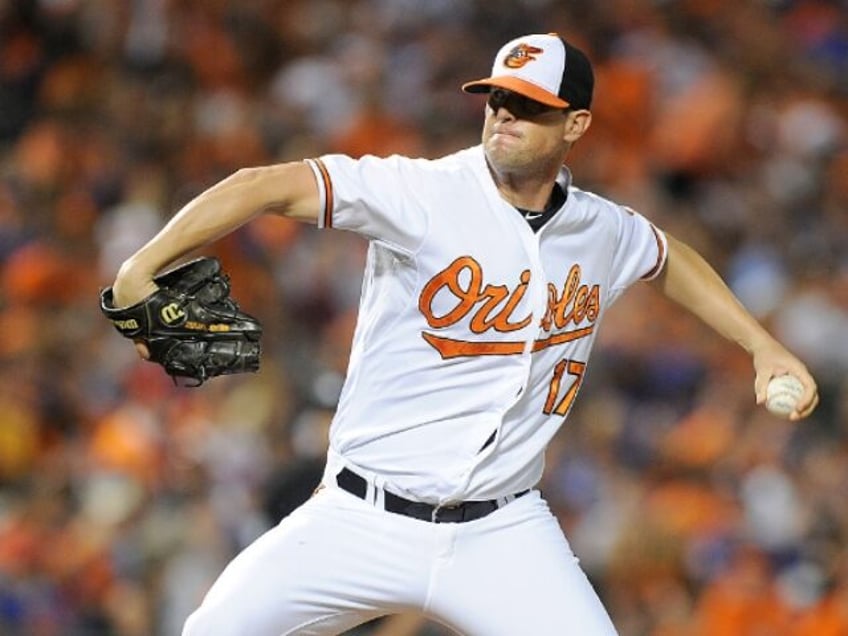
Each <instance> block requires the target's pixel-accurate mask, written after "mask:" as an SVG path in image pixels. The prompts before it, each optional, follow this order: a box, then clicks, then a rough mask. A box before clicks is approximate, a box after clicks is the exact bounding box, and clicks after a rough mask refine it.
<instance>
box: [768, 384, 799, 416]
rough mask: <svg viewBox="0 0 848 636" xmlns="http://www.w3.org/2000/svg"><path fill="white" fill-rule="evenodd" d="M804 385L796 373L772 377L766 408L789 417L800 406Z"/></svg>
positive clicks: (775, 413) (778, 414) (774, 413)
mask: <svg viewBox="0 0 848 636" xmlns="http://www.w3.org/2000/svg"><path fill="white" fill-rule="evenodd" d="M803 393H804V385H803V384H801V381H800V380H799V379H798V378H796V377H795V376H794V375H780V376H777V377H775V378H772V379H771V380H770V381H769V383H768V386H767V387H766V408H767V409H768V410H769V412H770V413H772V414H773V415H777V416H778V417H783V418H787V417H789V416H790V415H791V414H792V412H793V411H794V410H795V408H796V407H797V406H798V400H799V399H800V398H801V395H803Z"/></svg>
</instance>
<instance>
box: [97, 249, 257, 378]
mask: <svg viewBox="0 0 848 636" xmlns="http://www.w3.org/2000/svg"><path fill="white" fill-rule="evenodd" d="M153 282H154V283H156V285H158V287H159V289H158V290H156V291H155V292H153V293H152V294H151V295H150V296H148V297H147V298H145V299H144V300H142V301H140V302H138V303H136V304H135V305H131V306H129V307H121V308H115V307H114V306H113V299H112V288H111V287H108V288H106V289H104V290H103V291H101V292H100V309H101V310H102V311H103V313H104V314H105V315H106V317H107V318H108V319H109V320H110V321H111V322H112V324H113V325H114V326H115V328H116V329H117V330H118V332H119V333H120V334H121V335H123V336H125V337H126V338H130V339H131V340H134V341H138V342H142V343H144V344H145V345H146V346H147V349H148V350H149V352H150V358H149V359H150V361H151V362H156V363H158V364H160V365H162V367H163V368H164V369H165V371H166V372H167V373H168V374H169V375H170V376H171V377H172V378H174V381H175V382H176V379H177V378H178V377H183V378H189V379H192V380H194V381H195V384H194V386H199V385H201V384H203V383H204V382H205V381H206V380H208V379H209V378H213V377H215V376H218V375H228V374H233V373H247V372H255V371H258V370H259V358H260V353H261V348H260V342H259V339H260V336H261V335H262V325H261V324H260V323H259V321H258V320H257V319H256V318H254V317H253V316H250V315H248V314H246V313H244V312H242V311H241V310H240V309H239V306H238V303H236V301H235V300H233V299H232V298H231V297H230V281H229V277H228V276H227V275H226V274H225V273H223V272H222V271H221V263H220V261H218V259H216V258H212V257H201V258H198V259H196V260H193V261H190V262H188V263H185V264H183V265H180V266H178V267H175V268H174V269H172V270H169V271H167V272H165V273H164V274H161V275H160V276H157V277H156V278H154V279H153Z"/></svg>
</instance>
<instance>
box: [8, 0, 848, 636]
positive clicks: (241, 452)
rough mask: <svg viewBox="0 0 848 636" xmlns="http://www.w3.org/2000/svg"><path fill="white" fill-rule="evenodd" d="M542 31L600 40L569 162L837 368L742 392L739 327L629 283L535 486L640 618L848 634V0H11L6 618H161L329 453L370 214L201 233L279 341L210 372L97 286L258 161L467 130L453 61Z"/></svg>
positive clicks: (818, 359)
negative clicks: (792, 417) (797, 382)
mask: <svg viewBox="0 0 848 636" xmlns="http://www.w3.org/2000/svg"><path fill="white" fill-rule="evenodd" d="M538 31H541V32H547V31H559V32H561V33H563V34H564V35H566V36H567V37H569V38H570V39H573V40H575V41H576V42H579V43H580V44H581V45H583V46H584V47H585V48H586V50H587V51H589V52H590V54H591V57H592V58H593V59H594V61H595V63H596V68H597V76H598V82H597V89H596V98H595V105H594V109H593V110H594V114H595V120H594V124H593V127H592V129H591V131H590V132H589V134H588V138H587V139H585V140H584V141H582V142H581V144H580V145H579V146H578V147H577V148H576V149H575V152H574V155H573V157H572V161H571V165H572V169H573V172H574V173H575V177H576V182H577V183H578V184H579V185H580V186H581V187H584V188H586V189H594V190H596V191H598V192H600V193H602V194H605V195H607V196H610V197H612V198H615V199H616V200H618V201H620V202H622V203H625V204H628V205H630V206H631V207H633V208H635V209H638V210H640V211H641V212H643V213H644V214H645V215H646V216H648V217H649V218H650V219H652V220H653V221H655V222H656V223H658V224H659V225H660V226H662V227H664V228H665V229H667V230H668V231H670V232H671V233H673V234H675V235H676V236H679V237H680V238H683V239H684V240H686V241H688V242H690V243H692V244H693V245H695V246H696V247H697V248H698V249H700V250H701V251H702V252H703V253H704V254H705V255H706V256H707V257H708V259H709V260H710V261H711V262H712V263H713V264H714V265H715V266H716V268H717V269H718V270H719V271H720V272H721V273H722V274H723V275H724V276H725V278H726V279H727V280H728V281H729V283H730V284H731V286H732V287H733V289H734V290H735V291H736V292H737V293H738V294H739V296H740V297H741V298H742V299H743V301H744V302H745V304H746V305H747V306H748V307H749V308H750V309H751V310H752V311H753V312H754V313H755V314H756V315H757V316H758V317H759V318H760V319H761V320H762V321H764V322H765V323H766V324H767V325H768V326H769V327H770V328H771V329H772V330H773V332H774V333H775V334H777V335H778V336H779V337H780V338H781V339H782V340H783V341H784V342H786V343H787V344H788V345H789V346H790V348H792V349H793V350H794V351H795V352H796V353H798V354H800V355H801V356H802V357H803V358H804V359H805V361H806V362H807V363H808V364H809V366H810V367H811V369H812V370H813V372H814V374H815V375H816V376H817V378H818V380H819V381H820V385H821V386H820V388H821V394H822V404H821V406H820V408H819V409H818V411H817V412H816V413H815V414H814V415H813V416H812V417H811V418H810V419H809V420H807V421H805V422H803V423H801V424H797V425H795V424H789V423H787V422H784V421H781V420H778V419H776V418H774V417H772V416H770V415H769V414H768V413H766V412H765V410H763V409H761V408H756V407H755V405H754V402H753V389H752V370H751V366H750V362H749V360H748V358H747V357H746V355H744V354H743V353H742V352H741V351H739V350H738V349H737V348H735V346H733V345H730V344H728V343H725V342H722V341H720V340H719V339H718V338H717V336H715V335H713V334H712V333H711V332H709V331H708V330H706V329H705V328H704V327H702V326H701V325H700V324H698V323H697V322H695V321H694V320H691V319H689V318H687V317H685V316H682V315H681V314H680V313H678V312H676V311H675V310H674V308H672V307H669V306H668V305H667V304H666V303H665V302H664V301H662V300H661V299H660V298H659V296H658V295H657V294H655V293H654V292H653V291H652V290H651V289H649V288H647V286H645V287H646V288H645V289H642V288H641V287H639V286H637V288H634V289H633V290H631V291H630V292H629V293H628V294H627V295H626V296H625V297H624V298H623V299H622V300H621V301H619V303H618V304H617V305H616V306H615V308H614V309H613V310H612V311H611V312H610V314H609V316H608V319H607V321H606V323H605V326H604V327H603V329H602V331H601V337H600V342H599V345H598V350H597V354H596V357H595V360H594V363H593V364H592V365H590V371H589V374H588V380H587V382H586V384H585V386H584V389H583V391H582V396H581V400H579V401H578V406H577V408H576V410H575V412H574V413H572V415H571V417H570V418H569V420H568V422H567V424H566V425H565V426H564V427H563V429H562V432H561V434H560V435H559V437H558V438H557V439H556V440H555V442H554V443H553V445H552V447H551V450H550V453H549V462H548V469H547V472H546V476H545V479H544V483H543V484H542V487H543V490H544V492H545V494H546V496H547V497H548V499H549V500H550V502H551V504H552V506H553V507H554V509H555V510H556V512H557V514H558V516H559V517H560V519H561V522H562V525H563V527H564V529H565V531H566V533H567V535H568V536H569V538H570V540H571V542H572V544H573V547H574V549H575V551H576V552H577V554H578V555H579V556H580V558H581V560H582V563H583V566H584V568H585V569H586V571H587V573H588V574H589V575H590V577H591V578H592V580H593V582H594V583H595V584H596V585H597V588H598V590H599V592H600V593H601V595H602V597H603V599H604V601H605V603H606V604H607V606H608V608H609V610H610V612H611V614H612V615H613V618H614V620H615V621H616V623H617V625H618V626H619V628H620V630H621V633H622V634H623V635H624V636H642V635H644V636H672V635H704V636H737V635H738V636H743V635H745V636H747V635H755V634H756V635H762V634H768V635H772V634H782V635H789V636H837V635H845V634H848V552H846V542H848V505H846V503H845V501H846V500H845V497H846V493H848V437H846V434H848V382H846V376H847V375H848V374H846V370H848V147H847V146H846V135H848V125H847V124H848V3H846V2H845V1H844V0H771V1H768V0H735V1H731V0H665V1H661V0H653V1H650V0H573V1H562V0H511V1H507V0H454V1H451V0H245V1H241V2H239V1H236V0H0V286H1V287H0V331H1V332H2V334H3V335H2V338H0V374H2V375H0V634H6V635H10V636H11V635H19V634H20V635H27V636H53V635H57V636H58V635H62V636H68V635H71V636H107V635H109V636H111V635H114V636H151V635H156V636H158V635H163V636H164V635H172V634H177V633H179V629H180V626H181V624H182V621H183V620H184V618H185V616H186V615H187V614H188V612H189V611H190V610H191V609H192V608H193V607H194V606H195V605H196V604H197V602H198V601H199V599H200V598H201V596H202V594H203V593H204V592H205V590H206V588H207V586H208V585H209V584H210V582H211V581H212V580H213V578H214V577H215V575H216V574H217V573H218V572H219V571H220V569H221V568H222V567H223V565H224V564H225V563H226V562H227V560H228V559H230V558H231V557H232V556H233V555H234V554H235V553H236V552H237V551H238V550H239V549H241V548H242V547H244V546H245V545H246V544H247V543H249V542H250V541H251V540H252V539H254V538H255V537H256V536H257V535H258V534H259V533H261V532H262V531H263V530H264V529H266V528H268V527H269V525H271V524H273V523H275V522H276V521H277V520H278V519H279V518H280V517H281V516H282V515H284V514H286V513H287V511H288V510H290V509H291V507H292V506H294V505H296V504H297V503H298V502H299V501H301V500H302V499H303V498H304V497H306V496H307V495H308V493H309V492H310V490H311V489H312V487H313V486H314V484H315V481H316V479H317V477H316V475H317V471H318V470H319V469H320V465H321V457H322V454H323V452H324V445H325V434H326V427H327V424H328V422H329V420H330V417H331V416H332V411H333V406H334V404H335V400H336V398H337V395H338V391H339V388H340V385H341V381H342V378H343V374H344V372H345V365H346V361H347V356H348V341H349V338H350V335H351V331H352V327H353V324H354V321H355V312H356V304H357V300H358V294H359V285H360V267H361V264H362V261H363V258H364V249H365V244H364V242H363V241H362V240H360V239H358V238H356V237H354V236H348V235H345V234H344V233H333V232H327V233H325V234H324V235H323V236H321V237H320V239H319V238H318V231H317V230H316V229H314V228H311V227H305V226H299V225H296V224H295V223H293V222H287V221H280V220H269V221H266V220H261V221H258V222H256V223H254V224H252V225H250V226H248V227H246V228H244V229H243V230H242V231H239V232H238V233H237V234H235V235H233V236H231V237H229V238H228V239H226V240H224V241H222V242H221V243H219V244H216V245H215V246H214V248H213V249H211V250H210V252H212V253H215V254H217V255H219V256H220V257H221V258H222V259H223V261H224V263H225V266H226V267H227V268H228V269H229V270H231V271H232V274H233V282H234V288H235V290H236V295H237V296H238V297H239V299H240V300H241V302H242V305H243V307H244V308H245V309H246V310H247V311H250V312H252V313H254V314H256V315H258V316H259V317H260V318H261V319H262V320H263V321H264V323H265V325H266V326H267V336H266V338H265V343H266V345H265V347H266V353H265V356H264V361H263V370H262V372H261V373H260V374H259V375H257V376H251V377H238V378H225V379H216V380H214V381H212V382H211V383H209V384H207V385H205V386H203V387H202V388H200V389H194V390H188V389H182V388H177V387H175V386H173V385H172V383H171V381H170V380H169V379H168V378H167V377H165V376H164V375H163V374H162V373H161V372H160V370H159V369H158V368H157V367H154V366H153V365H149V364H146V363H143V362H141V361H139V360H138V359H137V358H136V357H135V354H134V352H133V351H132V348H131V347H129V346H127V343H126V342H125V341H123V340H122V339H121V338H120V337H119V336H118V335H117V333H115V332H114V331H113V330H112V329H111V327H109V326H108V324H107V323H106V322H105V321H104V319H103V318H102V316H101V315H100V314H99V311H98V306H97V292H98V290H99V289H100V287H102V286H104V285H107V284H109V283H110V282H111V280H112V277H113V276H114V274H115V272H116V269H117V267H118V265H119V263H120V262H121V261H122V260H123V259H124V258H125V257H126V256H128V255H129V254H130V253H131V252H132V251H133V250H134V249H135V248H136V247H138V246H140V244H141V243H143V242H144V241H145V240H146V239H147V238H149V237H150V236H151V235H152V234H153V233H154V232H155V230H156V229H157V228H158V227H159V226H160V225H161V224H162V223H163V222H164V220H166V219H167V218H168V217H169V216H170V215H171V214H173V212H174V211H175V210H176V209H178V208H179V206H180V205H181V204H183V203H184V202H186V201H187V200H188V199H189V198H190V197H192V196H193V195H195V194H197V193H198V192H200V191H201V190H202V189H204V188H205V187H207V186H209V185H211V184H212V183H214V182H215V181H216V180H218V179H220V178H222V177H224V176H226V175H227V174H229V173H231V172H233V171H234V170H236V169H237V168H239V167H242V166H246V165H255V164H260V163H266V162H276V161H283V160H289V159H298V158H301V157H308V156H317V155H319V154H321V153H326V152H346V153H349V154H352V155H361V154H364V153H375V154H389V153H393V152H399V153H405V154H413V155H421V156H438V155H440V154H444V153H446V152H450V151H452V150H455V149H457V148H459V147H462V146H465V145H470V144H473V143H476V141H477V139H478V136H479V130H480V124H481V115H482V107H483V106H482V102H481V100H480V99H479V98H474V97H470V96H466V95H463V94H461V93H460V92H459V88H458V87H459V85H460V84H461V83H462V82H463V81H465V80H467V79H470V78H473V77H477V76H479V75H480V74H481V73H484V72H486V71H487V70H488V69H489V67H490V64H491V58H492V55H493V54H494V52H495V51H496V50H497V48H498V47H499V46H500V44H502V43H503V42H504V41H506V40H507V39H510V38H512V37H514V36H515V35H518V34H520V33H523V32H538ZM356 633H357V634H378V633H379V634H381V635H382V636H392V635H393V636H403V635H404V634H406V635H409V636H423V635H434V634H442V633H444V632H442V631H441V630H440V628H438V627H437V626H435V625H431V624H424V623H423V622H422V621H418V620H416V619H414V618H408V617H407V618H404V619H397V620H394V621H382V622H378V623H373V624H370V625H367V626H364V627H362V628H361V629H359V630H357V632H356ZM475 636H484V635H475ZM517 636H518V635H517ZM521 636H524V635H521Z"/></svg>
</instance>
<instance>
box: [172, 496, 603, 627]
mask: <svg viewBox="0 0 848 636" xmlns="http://www.w3.org/2000/svg"><path fill="white" fill-rule="evenodd" d="M410 609H411V610H415V611H420V612H423V613H424V614H425V615H427V616H428V617H429V618H431V619H433V620H435V621H438V622H440V623H442V624H444V625H447V626H448V627H450V628H452V629H453V630H455V631H456V632H457V633H459V634H466V635H469V636H529V635H530V634H532V635H533V636H568V635H572V634H573V635H578V634H579V635H580V636H596V635H604V636H608V635H614V634H615V633H616V632H615V629H614V628H613V625H612V623H611V621H610V619H609V617H608V615H607V613H606V611H605V610H604V608H603V606H602V605H601V602H600V600H599V599H598V596H597V594H596V593H595V591H594V590H593V589H592V586H591V585H590V583H589V581H588V580H587V578H586V576H585V575H584V573H583V571H582V570H581V569H580V567H579V565H578V563H577V559H576V557H575V556H574V554H573V553H572V551H571V548H570V547H569V545H568V542H567V541H566V539H565V537H564V535H563V534H562V531H561V529H560V526H559V523H558V522H557V520H556V518H555V517H554V516H553V515H552V514H551V512H550V510H549V509H548V505H547V503H546V502H545V501H544V500H543V499H542V498H541V496H540V494H539V493H538V491H531V492H530V493H528V494H527V495H525V496H523V497H521V498H519V499H516V500H515V501H513V502H511V503H509V504H507V505H506V506H504V507H503V508H500V509H499V510H495V511H494V512H492V513H491V514H489V515H487V516H485V517H483V518H481V519H477V520H475V521H470V522H466V523H438V524H437V523H431V522H428V521H420V520H417V519H412V518H409V517H405V516H403V515H400V514H395V513H390V512H386V511H384V510H381V509H379V508H376V507H374V506H373V505H371V504H370V503H366V502H365V501H364V500H362V499H358V498H357V497H356V496H354V495H351V494H349V493H347V492H345V491H343V490H341V489H339V488H338V487H337V486H335V485H327V486H326V487H325V488H322V489H321V490H320V491H319V492H318V494H317V495H315V496H313V497H312V498H311V499H310V500H309V501H307V502H306V503H305V504H304V505H302V506H301V507H300V508H298V509H297V510H296V511H295V512H293V513H292V514H291V515H290V516H288V517H287V518H285V519H284V520H283V521H282V522H281V523H280V524H279V525H278V526H276V527H275V528H272V529H271V530H269V531H268V532H266V533H265V534H264V535H263V536H261V537H260V538H259V539H257V540H256V541H255V542H254V543H253V544H251V545H250V546H248V547H247V548H246V549H245V550H244V551H243V552H242V553H241V554H239V555H238V556H237V557H236V558H235V559H234V560H233V561H232V562H231V563H230V564H229V565H228V566H227V567H226V568H225V570H224V571H223V572H222V573H221V575H220V577H219V578H218V580H217V581H216V582H215V583H214V585H213V586H212V588H211V589H210V590H209V592H208V594H207V596H206V598H205V599H204V600H203V603H202V604H201V606H200V607H199V608H198V609H197V610H196V611H195V612H194V613H193V614H192V615H191V616H190V617H189V619H188V620H187V621H186V624H185V627H184V630H183V636H236V635H238V636H282V635H288V634H297V635H299V636H307V635H315V636H318V635H334V634H340V633H343V632H344V631H346V630H347V629H350V628H352V627H354V626H356V625H359V624H361V623H364V622H366V621H368V620H371V619H372V618H376V617H378V616H382V615H386V614H393V613H397V612H401V611H404V610H410Z"/></svg>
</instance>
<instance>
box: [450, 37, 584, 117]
mask: <svg viewBox="0 0 848 636" xmlns="http://www.w3.org/2000/svg"><path fill="white" fill-rule="evenodd" d="M495 87H497V88H504V89H506V90H510V91H512V92H514V93H519V94H520V95H524V96H525V97H529V98H530V99H534V100H536V101H537V102H541V103H543V104H546V105H548V106H553V107H555V108H575V109H588V108H589V107H591V105H592V92H593V90H594V88H595V74H594V73H593V72H592V64H591V62H589V58H588V57H586V54H585V53H583V51H581V50H580V49H578V48H577V47H576V46H574V45H573V44H570V43H569V42H567V41H566V40H565V38H563V37H561V36H559V35H558V34H556V33H546V34H539V33H537V34H533V35H524V36H521V37H519V38H516V39H514V40H512V41H510V42H507V43H506V44H504V45H503V46H502V47H501V49H500V51H498V54H497V56H496V57H495V63H494V64H493V65H492V76H491V77H486V78H484V79H480V80H476V81H474V82H468V83H466V84H463V85H462V90H464V91H465V92H466V93H488V92H489V91H490V90H492V88H495Z"/></svg>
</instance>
